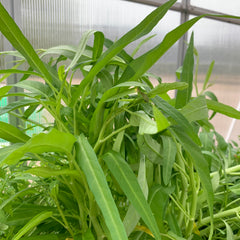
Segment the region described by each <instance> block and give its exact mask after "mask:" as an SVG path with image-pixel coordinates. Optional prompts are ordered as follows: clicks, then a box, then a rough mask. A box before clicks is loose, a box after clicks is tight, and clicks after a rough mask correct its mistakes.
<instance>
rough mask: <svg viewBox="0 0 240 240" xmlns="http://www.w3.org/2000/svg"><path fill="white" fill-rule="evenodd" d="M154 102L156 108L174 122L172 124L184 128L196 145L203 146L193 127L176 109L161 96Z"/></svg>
mask: <svg viewBox="0 0 240 240" xmlns="http://www.w3.org/2000/svg"><path fill="white" fill-rule="evenodd" d="M152 101H153V103H154V104H155V105H156V107H158V108H159V109H160V110H162V111H163V113H164V114H165V115H167V117H169V120H170V121H171V122H172V124H176V123H177V124H179V126H181V127H182V128H183V131H184V132H186V133H187V134H188V136H189V137H190V138H191V139H192V140H193V141H194V142H195V143H197V144H198V145H201V142H200V140H199V138H198V136H197V134H196V133H195V132H194V131H193V127H192V125H191V124H190V123H189V122H188V120H187V119H186V118H185V117H184V116H183V115H182V114H181V113H180V112H179V111H178V110H177V109H176V108H174V107H173V106H171V105H170V104H169V103H167V102H166V101H164V100H163V99H162V98H160V97H159V96H156V97H155V98H153V99H152Z"/></svg>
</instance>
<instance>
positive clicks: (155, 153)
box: [0, 0, 240, 240]
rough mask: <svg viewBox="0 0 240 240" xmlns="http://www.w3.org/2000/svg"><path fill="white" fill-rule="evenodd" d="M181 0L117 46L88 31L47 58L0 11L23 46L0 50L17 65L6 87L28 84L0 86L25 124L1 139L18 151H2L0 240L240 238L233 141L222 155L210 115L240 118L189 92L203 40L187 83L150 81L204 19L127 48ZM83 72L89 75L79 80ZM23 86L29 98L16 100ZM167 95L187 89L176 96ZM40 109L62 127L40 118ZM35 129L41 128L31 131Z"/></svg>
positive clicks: (6, 31) (0, 22)
mask: <svg viewBox="0 0 240 240" xmlns="http://www.w3.org/2000/svg"><path fill="white" fill-rule="evenodd" d="M175 2H176V0H170V1H168V2H166V3H165V4H163V5H162V6H161V7H159V8H157V9H155V10H154V11H153V12H152V13H150V14H149V15H148V16H147V17H146V18H145V19H144V20H143V21H142V22H141V23H139V24H138V25H137V26H136V27H135V28H133V29H132V30H131V31H129V32H127V33H126V34H125V35H124V36H123V37H121V38H120V39H119V40H117V41H116V42H114V43H113V42H111V41H110V40H108V39H105V37H104V34H103V33H102V32H98V31H88V32H86V33H84V34H83V36H82V38H81V40H80V43H79V45H78V46H77V47H75V46H68V45H64V46H56V47H52V48H49V49H46V50H39V51H35V50H34V49H33V47H32V46H31V44H30V43H29V41H28V40H27V39H26V38H25V36H24V35H23V33H22V32H21V31H20V29H19V28H18V26H17V25H16V24H15V22H14V21H13V19H12V18H11V17H10V16H9V14H8V13H7V11H6V10H5V9H4V7H3V5H2V4H0V30H1V32H2V34H3V35H4V36H5V37H6V38H7V39H8V40H9V42H10V43H11V44H12V46H13V47H14V48H15V49H16V51H13V52H3V53H1V54H5V55H6V54H10V55H14V56H16V57H17V59H18V61H17V62H16V65H15V66H14V67H13V68H11V69H3V70H0V74H2V77H1V80H3V79H5V78H6V77H8V76H9V75H11V74H17V76H19V81H18V82H17V83H16V84H13V85H8V86H4V87H2V88H1V89H0V93H1V97H8V96H12V95H16V96H23V97H24V98H23V99H21V100H19V101H17V102H13V103H9V104H8V105H7V106H6V107H2V108H1V109H0V115H2V114H5V113H8V114H11V115H13V116H15V117H17V118H19V119H21V122H22V123H23V124H22V125H21V126H17V127H16V126H12V125H10V124H8V123H4V122H0V137H1V138H2V139H5V140H7V141H8V142H9V143H10V144H9V146H6V147H3V148H1V149H0V164H1V172H0V180H1V181H0V189H1V197H0V201H1V202H0V236H1V239H9V240H10V239H13V240H18V239H23V240H24V239H25V240H31V239H33V240H37V239H38V240H40V239H44V240H46V239H51V240H54V239H74V240H78V239H82V240H84V239H98V240H100V239H112V240H124V239H139V240H140V239H141V240H143V239H157V240H160V239H177V240H179V239H208V238H209V239H211V238H212V237H215V236H216V239H217V237H218V235H219V234H221V232H220V230H221V231H225V230H224V229H226V236H228V239H233V238H230V237H231V236H233V235H235V236H238V235H237V234H238V233H237V224H239V220H237V221H238V222H237V224H236V225H235V224H232V220H233V219H238V215H237V214H234V213H237V212H238V211H239V209H238V208H237V207H235V205H236V204H237V199H234V195H231V197H228V196H229V194H227V193H229V191H231V193H234V191H235V192H236V191H237V190H236V188H235V189H234V187H232V186H231V187H230V186H229V184H230V183H229V184H228V183H227V182H226V179H227V178H225V176H226V175H228V174H231V173H236V171H235V170H236V169H235V168H234V167H233V168H234V169H232V168H231V166H230V165H229V166H228V168H225V165H224V164H222V161H220V160H219V156H220V155H221V156H222V157H226V155H228V158H230V159H231V156H232V155H231V152H229V151H230V150H231V148H230V146H228V145H227V144H226V143H223V145H224V146H225V148H224V151H223V152H222V148H220V150H219V149H218V148H217V149H215V145H214V144H213V143H212V144H211V145H210V146H209V145H208V144H206V143H205V142H204V141H207V140H206V139H210V140H208V141H210V142H211V141H212V140H211V137H212V135H211V134H212V132H213V130H212V129H213V127H212V126H211V124H210V123H209V122H208V111H209V110H213V111H215V112H220V113H222V114H226V115H228V116H231V117H235V118H238V119H239V118H240V113H239V112H238V111H236V110H234V109H233V108H231V107H229V106H226V105H224V104H221V103H218V102H217V101H214V100H210V99H207V97H206V96H205V95H204V92H203V93H202V94H199V96H197V97H196V98H193V97H192V96H191V92H192V85H193V69H194V40H193V36H192V37H191V40H190V43H189V46H188V50H187V53H186V57H185V60H184V64H183V67H182V70H181V74H179V75H180V81H178V82H174V83H162V82H161V81H160V82H159V84H158V85H157V86H155V87H154V86H153V85H152V83H151V79H150V77H149V76H150V75H149V74H147V71H148V70H149V68H150V67H152V65H153V64H154V63H155V62H156V61H157V60H158V59H159V58H161V57H162V56H163V55H164V53H166V52H167V50H168V49H169V48H171V47H172V46H173V45H174V44H175V43H176V42H177V41H178V40H179V38H181V36H182V35H183V34H184V33H186V32H187V31H188V30H189V28H191V26H193V25H194V24H195V23H196V22H197V21H198V20H199V19H201V18H202V17H203V16H199V17H195V18H193V19H191V20H189V21H187V22H186V23H184V24H182V25H180V26H179V27H177V28H176V29H174V30H172V31H170V32H169V33H168V34H167V35H166V36H165V38H164V39H163V40H162V42H160V43H159V44H158V45H157V46H155V47H154V48H152V49H151V50H149V51H148V52H146V53H144V54H143V55H141V56H139V57H136V58H133V57H132V56H130V55H129V54H128V53H127V52H126V51H125V50H124V48H125V47H126V46H127V45H128V44H130V43H132V42H133V41H135V40H137V39H139V38H141V37H143V36H145V35H146V34H148V33H149V32H151V30H152V29H153V27H154V26H155V25H156V24H157V23H158V22H159V21H160V20H161V19H162V18H163V17H164V15H165V14H166V13H167V11H168V9H169V8H170V7H171V6H172V5H173V4H174V3H175ZM92 35H93V36H94V42H93V45H92V46H89V45H88V44H87V42H88V39H89V37H90V36H92ZM48 56H50V58H49V57H48ZM46 59H47V60H46ZM49 59H50V60H49ZM66 60H68V61H66ZM69 61H70V63H69ZM22 63H27V64H28V69H26V70H22V68H20V67H21V65H22ZM67 63H68V64H67ZM66 64H67V65H66ZM79 72H80V73H81V74H82V76H83V79H82V81H79V83H78V84H74V81H73V79H74V76H75V74H79ZM33 76H34V77H35V78H33ZM151 76H152V75H151ZM39 79H40V80H39ZM157 79H158V78H157ZM13 87H18V88H21V89H23V90H24V91H23V92H17V93H10V92H9V91H10V89H11V88H13ZM169 90H177V96H176V98H175V99H170V97H169V96H168V94H167V93H168V91H169ZM16 109H19V112H18V113H17V112H16V111H15V110H16ZM35 111H40V112H41V111H45V112H47V114H48V115H50V116H51V118H50V119H52V121H51V120H49V122H48V123H41V122H36V121H34V120H32V119H31V118H30V117H31V115H32V114H33V113H34V112H35ZM29 124H32V125H33V126H38V127H40V128H41V129H42V132H41V133H39V134H35V135H33V136H29V135H27V133H26V130H27V127H26V126H28V125H29ZM199 134H200V135H199ZM216 137H218V135H216ZM219 139H220V138H219ZM215 150H216V151H215ZM225 162H226V161H225ZM235 182H237V180H236V179H235V180H233V179H232V181H231V184H233V183H235ZM227 187H229V188H228V189H229V190H228V191H227V192H225V191H224V190H225V189H226V188H227ZM218 191H220V192H218ZM216 203H217V205H215V204H216ZM219 209H221V210H223V211H221V212H220V211H219ZM225 217H226V218H225ZM229 219H230V220H229ZM218 229H220V230H219V231H218ZM222 229H223V230H222Z"/></svg>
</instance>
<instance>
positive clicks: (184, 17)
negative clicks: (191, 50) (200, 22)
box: [177, 0, 190, 68]
mask: <svg viewBox="0 0 240 240" xmlns="http://www.w3.org/2000/svg"><path fill="white" fill-rule="evenodd" d="M189 6H190V0H182V11H181V19H180V24H183V23H185V22H186V21H188V20H189ZM187 39H188V32H187V33H185V34H184V35H183V36H182V37H181V38H180V40H179V42H178V59H177V67H178V68H179V67H180V66H182V65H183V60H184V55H185V52H186V42H187Z"/></svg>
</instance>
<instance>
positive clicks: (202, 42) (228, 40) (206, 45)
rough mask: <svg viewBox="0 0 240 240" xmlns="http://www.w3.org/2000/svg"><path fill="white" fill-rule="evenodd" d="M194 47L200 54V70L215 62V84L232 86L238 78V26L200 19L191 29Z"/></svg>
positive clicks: (239, 57)
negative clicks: (222, 83)
mask: <svg viewBox="0 0 240 240" xmlns="http://www.w3.org/2000/svg"><path fill="white" fill-rule="evenodd" d="M192 30H193V31H194V34H195V47H196V48H197V50H198V51H199V54H200V63H201V66H202V68H201V69H202V70H203V71H205V70H206V68H207V66H208V64H209V63H210V62H211V61H212V60H215V62H216V64H215V70H214V73H215V74H216V76H215V78H216V81H217V82H225V83H228V84H233V83H236V82H239V76H240V67H239V65H240V54H239V49H240V41H239V36H240V26H238V25H234V24H230V23H224V22H219V21H216V20H210V19H201V20H200V21H199V22H198V23H197V24H196V25H195V26H194V27H193V28H192Z"/></svg>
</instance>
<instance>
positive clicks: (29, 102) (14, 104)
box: [0, 99, 39, 115]
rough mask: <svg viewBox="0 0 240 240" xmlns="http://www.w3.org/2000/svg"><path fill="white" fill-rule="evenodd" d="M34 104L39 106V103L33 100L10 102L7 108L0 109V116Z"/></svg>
mask: <svg viewBox="0 0 240 240" xmlns="http://www.w3.org/2000/svg"><path fill="white" fill-rule="evenodd" d="M36 104H39V102H38V101H37V100H35V99H22V100H20V101H17V102H12V103H9V104H8V105H7V106H5V107H2V108H0V115H3V114H4V113H8V112H11V111H13V110H15V109H18V108H21V107H25V106H31V105H36Z"/></svg>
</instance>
